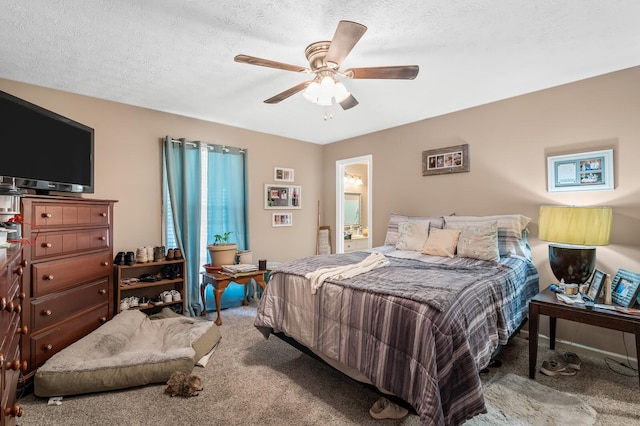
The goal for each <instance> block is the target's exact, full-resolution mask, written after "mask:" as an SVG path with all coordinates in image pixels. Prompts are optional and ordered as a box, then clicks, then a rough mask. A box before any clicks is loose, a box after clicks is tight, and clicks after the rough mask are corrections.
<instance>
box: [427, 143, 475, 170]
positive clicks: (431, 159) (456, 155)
mask: <svg viewBox="0 0 640 426" xmlns="http://www.w3.org/2000/svg"><path fill="white" fill-rule="evenodd" d="M468 171H469V144H464V145H455V146H449V147H446V148H438V149H430V150H428V151H422V176H431V175H442V174H446V173H461V172H468Z"/></svg>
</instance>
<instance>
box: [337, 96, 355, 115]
mask: <svg viewBox="0 0 640 426" xmlns="http://www.w3.org/2000/svg"><path fill="white" fill-rule="evenodd" d="M358 103H359V102H358V100H357V99H356V98H355V97H354V96H353V95H349V97H348V98H347V99H345V100H344V101H342V102H340V106H341V107H342V109H343V110H345V111H346V110H348V109H351V108H353V107H354V106H356V105H358Z"/></svg>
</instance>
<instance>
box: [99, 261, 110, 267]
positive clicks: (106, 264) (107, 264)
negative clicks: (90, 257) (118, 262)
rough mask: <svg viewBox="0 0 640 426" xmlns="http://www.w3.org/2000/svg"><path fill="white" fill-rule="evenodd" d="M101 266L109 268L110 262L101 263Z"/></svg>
mask: <svg viewBox="0 0 640 426" xmlns="http://www.w3.org/2000/svg"><path fill="white" fill-rule="evenodd" d="M100 265H102V266H109V262H100Z"/></svg>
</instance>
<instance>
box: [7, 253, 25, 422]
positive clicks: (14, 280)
mask: <svg viewBox="0 0 640 426" xmlns="http://www.w3.org/2000/svg"><path fill="white" fill-rule="evenodd" d="M24 270H25V263H24V261H23V260H22V251H21V247H20V246H19V245H17V244H13V245H12V246H11V247H9V248H0V321H1V322H2V326H1V328H0V333H2V346H1V347H0V364H1V367H0V368H1V370H2V371H1V374H2V376H1V377H0V383H1V385H0V400H1V401H2V404H1V405H0V425H3V426H4V425H14V424H16V417H20V416H21V415H22V408H20V406H19V405H18V404H17V395H16V393H17V387H18V379H19V377H20V372H21V371H23V372H24V371H26V370H27V361H26V359H25V357H24V355H23V354H21V353H20V345H19V343H20V335H21V334H24V335H27V333H28V328H27V326H25V325H22V324H21V318H20V313H21V312H22V310H23V309H22V307H23V305H24V304H25V302H24V298H25V294H24V292H23V289H22V276H23V273H24Z"/></svg>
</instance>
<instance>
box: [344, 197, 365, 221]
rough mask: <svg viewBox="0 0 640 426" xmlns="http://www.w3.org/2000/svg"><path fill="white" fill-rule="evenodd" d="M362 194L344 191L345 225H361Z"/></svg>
mask: <svg viewBox="0 0 640 426" xmlns="http://www.w3.org/2000/svg"><path fill="white" fill-rule="evenodd" d="M360 204H361V194H359V193H356V192H345V193H344V226H351V225H360V211H361V205H360Z"/></svg>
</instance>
